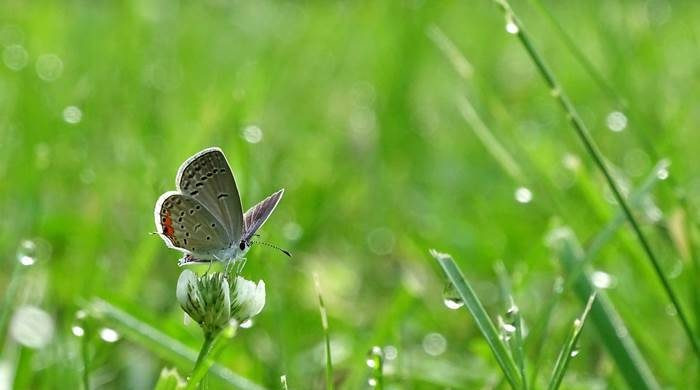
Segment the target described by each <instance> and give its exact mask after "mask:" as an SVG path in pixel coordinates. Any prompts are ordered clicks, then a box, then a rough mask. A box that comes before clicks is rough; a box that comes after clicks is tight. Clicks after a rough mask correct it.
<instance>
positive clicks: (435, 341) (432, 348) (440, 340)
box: [423, 333, 447, 356]
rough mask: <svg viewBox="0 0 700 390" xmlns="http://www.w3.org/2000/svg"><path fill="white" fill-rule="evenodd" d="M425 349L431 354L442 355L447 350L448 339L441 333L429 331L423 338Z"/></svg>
mask: <svg viewBox="0 0 700 390" xmlns="http://www.w3.org/2000/svg"><path fill="white" fill-rule="evenodd" d="M423 350H424V351H425V353H427V354H428V355H430V356H440V355H442V354H443V353H445V351H446V350H447V340H445V337H444V336H443V335H441V334H440V333H428V334H427V335H425V337H424V338H423Z"/></svg>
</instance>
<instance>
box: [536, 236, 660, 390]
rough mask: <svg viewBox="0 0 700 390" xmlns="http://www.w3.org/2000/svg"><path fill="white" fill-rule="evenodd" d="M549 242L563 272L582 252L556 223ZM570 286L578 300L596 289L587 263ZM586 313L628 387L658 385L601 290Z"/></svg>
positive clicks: (579, 259) (654, 387) (620, 319)
mask: <svg viewBox="0 0 700 390" xmlns="http://www.w3.org/2000/svg"><path fill="white" fill-rule="evenodd" d="M549 243H550V245H551V246H552V247H553V249H554V250H555V252H556V254H557V257H558V258H559V261H560V262H561V263H562V266H563V268H564V271H565V272H566V273H570V272H571V271H572V270H573V269H574V268H575V267H577V266H578V264H579V263H580V262H581V261H583V258H584V253H583V250H582V249H581V245H580V244H579V242H578V240H577V239H576V237H575V236H574V233H573V232H572V231H571V230H570V229H569V228H567V227H560V228H557V229H556V230H555V231H553V232H552V233H550V240H549ZM573 289H574V293H575V294H576V296H577V297H578V299H579V300H581V301H582V302H583V301H585V300H586V299H588V297H589V296H591V295H592V294H593V293H594V292H595V291H596V288H595V286H594V285H593V282H592V281H591V277H590V268H589V267H586V268H585V269H584V270H583V272H582V273H580V274H579V276H578V277H576V279H575V281H574V284H573ZM590 317H591V321H592V322H593V326H594V327H595V328H596V331H597V333H598V335H599V337H600V339H601V341H602V344H603V345H604V346H605V348H606V350H607V351H608V353H609V354H610V356H611V357H612V359H613V361H615V364H616V365H617V367H618V370H619V372H620V375H622V377H623V379H624V380H625V381H626V382H627V385H628V386H629V387H630V388H632V389H660V388H661V387H660V386H659V383H658V382H657V381H656V378H655V377H654V375H653V374H652V372H651V369H650V368H649V365H648V364H647V362H646V360H645V359H644V357H643V356H642V353H641V352H640V350H639V348H638V347H637V345H636V344H635V342H634V340H633V339H632V337H631V336H630V333H629V330H628V329H627V327H626V326H625V324H624V322H623V321H622V318H621V317H620V315H619V314H618V313H617V311H616V310H615V307H614V306H613V304H612V303H611V302H610V300H609V299H608V297H607V296H606V295H605V293H604V292H598V294H597V298H596V300H595V302H594V303H593V306H592V308H591V313H590Z"/></svg>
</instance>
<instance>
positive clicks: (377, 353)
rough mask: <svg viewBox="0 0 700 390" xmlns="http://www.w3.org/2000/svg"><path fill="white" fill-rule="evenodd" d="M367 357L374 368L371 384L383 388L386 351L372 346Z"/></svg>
mask: <svg viewBox="0 0 700 390" xmlns="http://www.w3.org/2000/svg"><path fill="white" fill-rule="evenodd" d="M367 359H368V360H367V363H368V365H369V366H370V367H371V368H372V376H371V377H370V379H369V384H370V386H372V387H373V388H375V389H377V390H382V389H383V388H384V352H383V351H382V349H381V348H379V347H377V346H375V347H372V349H371V350H370V351H369V357H368V358H367ZM370 362H371V364H370Z"/></svg>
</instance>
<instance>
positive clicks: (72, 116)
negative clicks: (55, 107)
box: [63, 106, 83, 125]
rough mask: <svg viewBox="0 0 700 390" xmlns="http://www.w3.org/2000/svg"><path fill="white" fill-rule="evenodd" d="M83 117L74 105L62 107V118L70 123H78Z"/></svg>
mask: <svg viewBox="0 0 700 390" xmlns="http://www.w3.org/2000/svg"><path fill="white" fill-rule="evenodd" d="M82 119H83V112H82V111H81V110H80V108H78V107H76V106H68V107H66V108H64V109H63V120H64V121H66V123H70V124H71V125H74V124H77V123H80V121H81V120H82Z"/></svg>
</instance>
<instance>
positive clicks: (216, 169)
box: [176, 148, 245, 244]
mask: <svg viewBox="0 0 700 390" xmlns="http://www.w3.org/2000/svg"><path fill="white" fill-rule="evenodd" d="M176 185H177V189H178V190H180V191H181V192H182V193H183V194H185V195H188V196H191V197H192V198H194V199H196V200H197V201H199V202H200V203H201V204H202V205H204V206H205V207H206V208H207V209H208V210H209V212H210V213H211V214H212V215H213V216H214V217H215V218H216V219H217V220H218V221H219V222H220V223H221V225H223V227H224V228H225V229H226V231H227V232H228V238H229V239H228V240H227V242H229V244H237V243H238V242H239V241H240V240H241V236H242V235H243V229H244V227H245V225H244V222H243V208H242V207H241V197H240V196H239V194H238V188H237V187H236V182H235V181H234V179H233V172H231V167H230V166H229V164H228V162H227V161H226V157H225V156H224V154H223V152H222V151H221V149H219V148H207V149H204V150H202V151H201V152H199V153H197V154H195V155H194V156H192V157H190V158H189V159H187V161H185V162H184V163H183V164H182V166H180V169H179V170H178V173H177V179H176Z"/></svg>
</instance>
